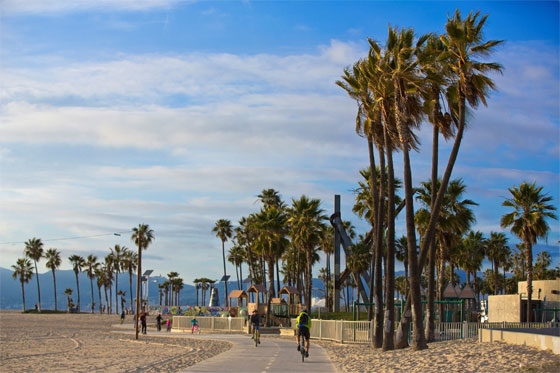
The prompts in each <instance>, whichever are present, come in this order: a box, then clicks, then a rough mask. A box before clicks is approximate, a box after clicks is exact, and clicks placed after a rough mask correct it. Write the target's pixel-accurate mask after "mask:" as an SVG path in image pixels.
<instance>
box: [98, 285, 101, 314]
mask: <svg viewBox="0 0 560 373" xmlns="http://www.w3.org/2000/svg"><path fill="white" fill-rule="evenodd" d="M97 295H98V296H99V313H100V314H101V313H102V312H101V285H99V283H98V284H97Z"/></svg>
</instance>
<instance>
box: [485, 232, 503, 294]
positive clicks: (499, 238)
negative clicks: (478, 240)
mask: <svg viewBox="0 0 560 373" xmlns="http://www.w3.org/2000/svg"><path fill="white" fill-rule="evenodd" d="M506 247H507V237H506V235H505V234H503V233H497V232H490V239H489V240H488V245H487V246H486V248H487V251H486V256H487V257H488V260H490V262H491V263H492V271H493V273H494V295H496V294H498V265H499V264H500V263H501V262H502V261H505V258H504V252H505V248H506ZM502 258H503V259H502ZM504 280H505V276H504Z"/></svg>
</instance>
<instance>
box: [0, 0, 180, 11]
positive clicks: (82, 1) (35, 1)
mask: <svg viewBox="0 0 560 373" xmlns="http://www.w3.org/2000/svg"><path fill="white" fill-rule="evenodd" d="M180 1H181V2H185V0H3V1H2V9H3V11H4V12H5V13H6V14H53V13H71V12H80V11H86V10H97V11H112V10H121V11H143V10H148V9H154V8H170V7H172V6H173V5H176V4H177V3H179V2H180Z"/></svg>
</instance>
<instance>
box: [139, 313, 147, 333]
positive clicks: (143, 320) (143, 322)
mask: <svg viewBox="0 0 560 373" xmlns="http://www.w3.org/2000/svg"><path fill="white" fill-rule="evenodd" d="M140 322H141V323H142V334H146V326H147V325H146V312H144V311H142V314H140Z"/></svg>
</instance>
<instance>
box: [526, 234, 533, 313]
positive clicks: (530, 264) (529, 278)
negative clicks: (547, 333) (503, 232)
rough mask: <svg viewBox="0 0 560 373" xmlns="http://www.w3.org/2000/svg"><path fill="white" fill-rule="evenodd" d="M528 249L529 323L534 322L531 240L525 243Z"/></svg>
mask: <svg viewBox="0 0 560 373" xmlns="http://www.w3.org/2000/svg"><path fill="white" fill-rule="evenodd" d="M525 246H526V247H527V322H532V321H533V315H531V300H532V297H533V245H532V244H531V242H530V241H529V240H526V241H525Z"/></svg>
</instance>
